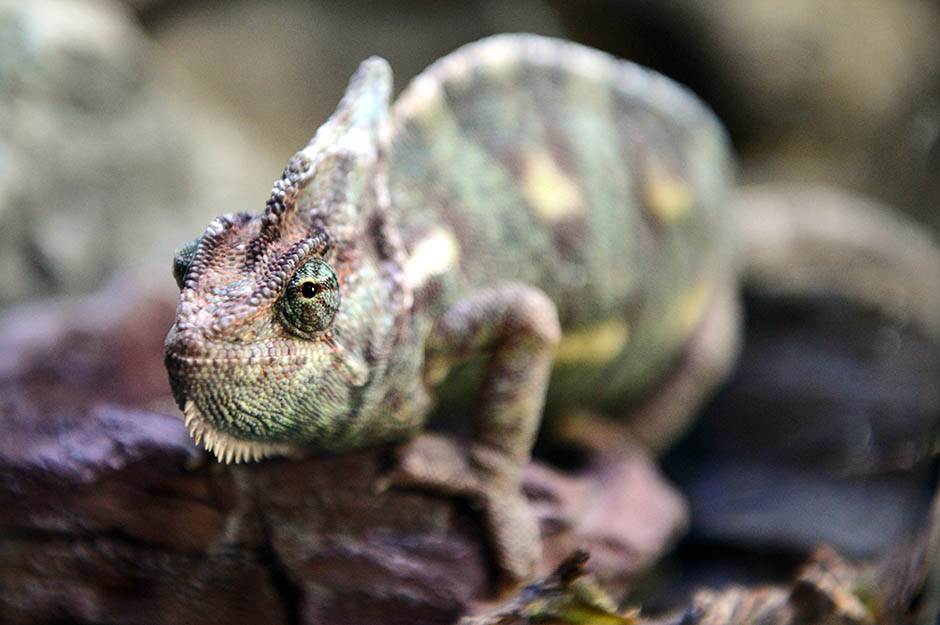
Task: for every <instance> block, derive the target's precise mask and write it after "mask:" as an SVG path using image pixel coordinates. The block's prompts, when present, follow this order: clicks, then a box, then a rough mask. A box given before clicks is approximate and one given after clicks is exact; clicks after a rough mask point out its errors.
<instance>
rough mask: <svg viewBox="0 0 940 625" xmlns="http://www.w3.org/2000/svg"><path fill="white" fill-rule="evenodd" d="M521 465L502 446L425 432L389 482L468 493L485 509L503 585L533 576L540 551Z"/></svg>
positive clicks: (402, 454)
mask: <svg viewBox="0 0 940 625" xmlns="http://www.w3.org/2000/svg"><path fill="white" fill-rule="evenodd" d="M520 479H521V478H520V475H519V467H518V466H516V465H515V463H514V462H513V461H512V460H511V459H508V458H505V457H504V456H503V455H502V454H500V453H499V452H498V451H495V450H493V449H488V448H485V447H484V446H482V445H479V444H475V445H470V446H469V447H467V446H462V445H460V444H458V443H456V442H455V441H452V440H449V439H447V438H444V437H442V436H438V435H434V434H422V435H420V436H418V437H417V438H416V439H414V440H413V441H411V442H409V443H407V444H405V445H404V446H402V447H401V448H400V449H399V450H398V465H397V467H396V468H395V469H394V470H393V471H392V473H391V474H390V475H389V476H388V477H387V482H386V484H391V485H395V486H400V487H406V488H419V489H425V490H430V491H434V492H437V493H442V494H445V495H450V496H457V497H466V498H468V499H469V500H470V501H471V503H472V504H473V505H474V506H475V507H478V508H480V509H481V512H482V514H483V520H484V525H485V527H486V530H487V537H488V539H489V540H490V544H491V548H492V550H493V554H494V558H495V562H496V566H497V568H498V569H499V571H500V573H501V577H502V579H501V584H500V585H501V587H502V589H503V590H508V589H510V588H512V587H514V586H516V585H518V584H519V583H520V582H523V581H525V580H527V579H529V578H531V577H532V575H533V574H534V573H535V570H536V566H537V564H538V562H539V559H540V558H541V555H542V549H541V542H540V538H539V530H538V524H537V523H536V520H535V517H534V516H533V515H532V511H531V510H530V508H529V503H528V501H527V500H526V498H525V497H524V496H523V495H522V491H521V488H520Z"/></svg>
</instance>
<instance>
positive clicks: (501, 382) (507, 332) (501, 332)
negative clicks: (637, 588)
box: [392, 284, 561, 582]
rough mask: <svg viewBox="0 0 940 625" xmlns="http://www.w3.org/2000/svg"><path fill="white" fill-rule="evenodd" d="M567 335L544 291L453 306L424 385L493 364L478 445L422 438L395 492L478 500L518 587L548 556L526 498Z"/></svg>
mask: <svg viewBox="0 0 940 625" xmlns="http://www.w3.org/2000/svg"><path fill="white" fill-rule="evenodd" d="M560 336H561V328H560V325H559V323H558V314H557V311H556V310H555V306H554V304H553V303H552V302H551V300H549V299H548V297H547V296H546V295H545V294H544V293H542V292H541V291H539V290H538V289H535V288H532V287H530V286H526V285H524V284H506V285H503V286H499V287H494V288H491V289H487V290H484V291H481V292H478V293H476V294H473V295H471V296H469V297H467V298H465V299H462V300H460V301H458V302H456V303H455V304H453V305H452V306H451V307H450V308H449V309H448V310H446V311H445V312H444V314H443V315H442V316H441V317H440V318H439V319H438V320H437V321H436V323H435V324H434V326H433V328H432V330H431V333H430V335H429V337H428V340H427V344H426V361H425V379H426V381H427V383H428V384H429V385H436V384H437V383H438V382H440V381H441V380H442V379H443V378H444V376H445V375H446V374H447V372H448V371H449V370H450V369H451V368H452V367H453V366H454V365H456V364H458V363H460V362H463V361H465V360H467V359H468V358H470V357H471V356H475V355H479V354H484V355H487V356H488V361H487V365H486V369H485V374H484V378H483V381H482V384H481V386H480V389H479V394H478V397H477V403H476V406H475V408H474V418H473V424H472V425H473V427H472V439H471V441H470V443H469V445H466V446H464V447H460V446H459V445H457V444H456V443H454V442H452V441H448V440H447V439H444V438H442V437H439V436H435V435H433V434H423V435H421V436H419V437H418V438H417V439H415V440H414V441H412V442H411V443H409V444H408V445H407V446H406V447H404V448H403V449H402V450H401V451H400V462H399V465H398V468H397V469H396V472H395V474H394V475H393V477H392V480H393V482H394V483H396V484H399V485H405V486H414V487H420V488H427V489H431V490H435V491H438V492H443V493H447V494H451V495H458V496H464V497H469V498H471V499H472V500H473V501H474V502H476V503H477V504H479V505H480V506H481V507H482V510H483V515H484V520H485V523H486V526H487V530H488V534H489V538H490V540H491V544H492V547H493V551H494V554H495V559H496V564H497V566H498V567H499V568H500V570H501V571H502V572H503V574H504V575H505V576H506V577H507V578H508V580H507V581H510V582H518V581H521V580H524V579H526V578H527V577H529V576H531V575H532V574H533V573H534V571H535V566H536V564H537V563H538V560H539V557H540V555H541V545H540V542H539V534H538V526H537V524H536V522H535V519H534V517H533V516H532V514H531V512H530V510H529V507H528V503H527V502H526V500H525V498H524V497H523V495H522V492H521V469H522V467H523V466H524V465H525V464H526V463H527V462H528V460H529V456H530V452H531V449H532V444H533V442H534V439H535V435H536V432H537V430H538V426H539V422H540V419H541V414H542V407H543V404H544V401H545V389H546V386H547V384H548V378H549V373H550V372H551V366H552V358H553V355H554V351H555V346H556V345H557V343H558V341H559V339H560Z"/></svg>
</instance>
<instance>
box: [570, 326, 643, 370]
mask: <svg viewBox="0 0 940 625" xmlns="http://www.w3.org/2000/svg"><path fill="white" fill-rule="evenodd" d="M629 341H630V324H629V323H627V321H626V320H624V319H611V320H609V321H604V322H601V323H598V324H596V325H593V326H589V327H587V328H583V329H581V330H575V331H574V332H566V333H565V335H564V336H563V337H562V339H561V342H560V343H559V344H558V349H557V350H556V351H555V362H560V363H584V362H589V363H592V364H604V363H606V362H610V361H611V360H613V359H614V358H616V357H617V356H618V355H619V354H620V352H621V351H623V348H624V347H625V346H626V345H627V343H628V342H629Z"/></svg>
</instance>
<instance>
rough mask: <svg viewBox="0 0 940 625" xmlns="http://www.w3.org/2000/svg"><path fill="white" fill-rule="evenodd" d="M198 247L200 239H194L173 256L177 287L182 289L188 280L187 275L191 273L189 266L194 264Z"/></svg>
mask: <svg viewBox="0 0 940 625" xmlns="http://www.w3.org/2000/svg"><path fill="white" fill-rule="evenodd" d="M198 245H199V239H193V240H192V241H190V242H189V243H187V244H186V245H184V246H182V247H180V248H179V249H178V250H176V253H175V254H173V278H174V279H175V280H176V286H178V287H179V288H181V289H182V288H183V282H184V281H185V280H186V274H187V273H189V266H190V265H192V264H193V256H195V255H196V247H197V246H198Z"/></svg>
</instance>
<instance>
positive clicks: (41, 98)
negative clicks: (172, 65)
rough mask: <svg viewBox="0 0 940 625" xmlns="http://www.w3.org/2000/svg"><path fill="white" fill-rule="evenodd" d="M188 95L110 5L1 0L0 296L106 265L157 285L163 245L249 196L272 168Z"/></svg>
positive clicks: (97, 279)
mask: <svg viewBox="0 0 940 625" xmlns="http://www.w3.org/2000/svg"><path fill="white" fill-rule="evenodd" d="M189 93H190V92H188V91H187V88H186V87H185V84H184V83H182V82H181V81H179V80H175V79H172V78H170V77H169V76H168V74H167V73H165V72H162V71H161V70H160V69H159V68H158V66H157V65H156V64H155V59H154V56H153V49H152V47H151V45H150V43H149V41H148V40H147V38H146V37H145V36H144V35H143V33H142V32H141V31H140V30H139V28H138V27H137V26H136V25H135V23H134V22H133V18H132V16H131V15H130V14H129V13H128V12H127V11H126V10H124V9H123V8H122V6H121V5H119V4H116V3H113V2H106V1H102V2H92V1H84V0H37V1H35V2H18V1H15V0H2V1H0V111H2V113H0V305H2V304H6V303H10V302H13V301H17V300H20V299H23V298H25V297H30V296H35V295H49V294H52V293H81V292H85V291H88V290H90V289H92V288H93V287H95V286H97V285H99V284H100V283H101V280H103V279H104V278H105V277H107V276H108V275H110V274H111V273H113V272H114V271H115V270H122V271H125V272H127V273H129V274H134V275H136V276H138V278H139V279H141V280H147V281H149V280H150V279H151V277H152V276H153V275H154V272H156V271H159V275H160V279H161V280H162V281H163V283H164V284H166V285H167V288H170V285H172V280H171V279H170V278H169V269H168V267H169V265H170V261H171V258H172V252H173V250H174V248H175V247H176V246H178V245H180V244H181V243H183V242H185V241H186V240H189V239H191V238H193V237H195V236H196V235H198V234H199V233H200V232H201V231H202V230H203V229H204V228H205V225H206V223H207V222H208V221H209V220H210V219H211V218H212V217H213V216H215V215H217V214H219V213H222V212H226V211H231V210H233V209H241V208H252V207H254V206H261V205H262V203H263V200H264V195H265V194H266V193H267V188H268V185H269V184H270V181H271V180H273V179H274V178H275V177H276V176H277V173H278V171H279V168H280V165H279V164H277V165H270V166H265V164H266V163H267V162H269V161H268V160H267V158H266V157H265V156H264V154H263V153H259V152H258V151H257V150H255V149H253V148H252V146H251V145H250V144H248V143H246V142H245V140H244V138H243V137H240V136H239V135H238V133H237V131H233V129H232V124H231V123H229V122H228V121H227V120H226V119H225V117H224V116H215V115H213V114H211V113H209V116H210V117H212V118H213V119H212V123H211V125H205V124H202V125H200V120H201V119H204V115H203V114H200V113H197V112H195V111H194V110H193V109H192V107H191V106H190V105H191V103H192V100H193V98H192V97H190V95H189ZM278 160H279V159H278ZM233 164H234V166H233ZM259 166H264V167H265V171H266V173H265V175H264V177H263V178H259V177H258V176H255V175H253V173H254V172H255V171H256V168H257V167H259ZM261 180H264V181H265V182H261ZM252 198H254V201H253V202H251V201H246V200H252Z"/></svg>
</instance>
